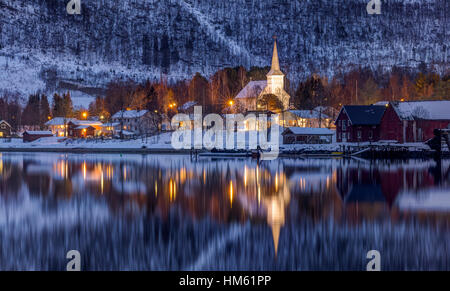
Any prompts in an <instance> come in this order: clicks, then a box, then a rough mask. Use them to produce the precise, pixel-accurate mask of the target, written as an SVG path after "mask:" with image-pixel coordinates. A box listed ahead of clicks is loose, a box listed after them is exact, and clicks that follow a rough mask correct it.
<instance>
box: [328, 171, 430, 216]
mask: <svg viewBox="0 0 450 291" xmlns="http://www.w3.org/2000/svg"><path fill="white" fill-rule="evenodd" d="M434 184H435V180H434V177H433V175H432V174H431V173H429V172H428V167H426V168H423V167H422V168H415V167H412V166H410V167H406V166H401V165H399V166H398V167H396V166H392V167H390V169H385V170H384V169H380V168H370V167H367V168H364V167H359V168H358V167H356V166H355V167H350V168H347V169H345V168H338V169H337V188H338V191H339V193H340V195H341V196H342V198H343V199H344V201H347V202H355V201H359V202H362V201H363V202H371V201H372V202H379V201H381V200H380V199H381V198H383V199H384V200H385V203H386V204H387V206H389V207H391V206H392V205H393V203H394V201H395V199H396V198H397V195H398V194H399V193H400V192H401V191H402V190H407V189H414V190H415V189H419V188H425V187H429V186H433V185H434ZM381 195H382V197H380V196H381ZM350 196H351V198H350Z"/></svg>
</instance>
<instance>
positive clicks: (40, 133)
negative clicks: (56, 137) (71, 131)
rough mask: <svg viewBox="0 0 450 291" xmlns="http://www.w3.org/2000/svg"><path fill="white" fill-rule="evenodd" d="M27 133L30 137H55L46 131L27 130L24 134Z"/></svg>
mask: <svg viewBox="0 0 450 291" xmlns="http://www.w3.org/2000/svg"><path fill="white" fill-rule="evenodd" d="M25 133H27V134H29V135H53V133H52V132H51V131H46V130H45V131H44V130H41V131H39V130H26V131H25V132H24V134H25Z"/></svg>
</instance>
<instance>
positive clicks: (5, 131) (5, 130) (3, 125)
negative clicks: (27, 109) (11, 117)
mask: <svg viewBox="0 0 450 291" xmlns="http://www.w3.org/2000/svg"><path fill="white" fill-rule="evenodd" d="M11 132H12V128H11V125H10V124H9V123H8V122H6V121H4V120H1V121H0V138H4V137H11Z"/></svg>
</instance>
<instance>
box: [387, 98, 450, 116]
mask: <svg viewBox="0 0 450 291" xmlns="http://www.w3.org/2000/svg"><path fill="white" fill-rule="evenodd" d="M391 104H392V106H393V108H394V110H395V111H396V112H397V115H398V116H399V117H400V118H401V119H404V120H414V119H427V120H450V101H412V102H391Z"/></svg>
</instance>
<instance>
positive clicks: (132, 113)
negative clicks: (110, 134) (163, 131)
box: [111, 110, 159, 135]
mask: <svg viewBox="0 0 450 291" xmlns="http://www.w3.org/2000/svg"><path fill="white" fill-rule="evenodd" d="M111 119H112V122H114V123H119V124H120V126H121V130H124V131H128V132H131V133H133V134H135V135H141V134H146V133H150V132H153V131H156V130H157V129H158V126H159V118H158V116H157V114H156V113H154V112H150V111H148V110H123V111H119V112H117V113H116V114H114V115H113V116H112V118H111Z"/></svg>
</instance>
